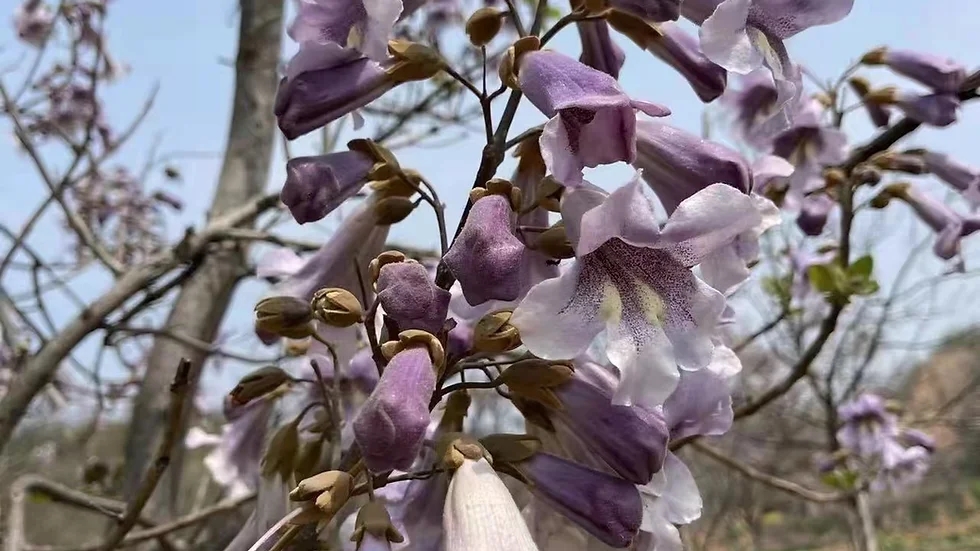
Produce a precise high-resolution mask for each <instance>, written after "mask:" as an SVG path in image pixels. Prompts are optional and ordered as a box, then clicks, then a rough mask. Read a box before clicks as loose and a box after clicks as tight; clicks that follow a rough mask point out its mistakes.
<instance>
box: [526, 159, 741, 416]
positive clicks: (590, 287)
mask: <svg viewBox="0 0 980 551" xmlns="http://www.w3.org/2000/svg"><path fill="white" fill-rule="evenodd" d="M561 210H562V215H563V219H564V221H565V224H566V227H567V230H568V235H569V239H570V240H571V242H572V244H573V246H574V249H575V261H574V262H573V263H571V264H570V265H569V268H568V269H567V271H565V272H564V273H563V274H562V275H561V276H559V277H557V278H554V279H549V280H547V281H544V282H542V283H539V284H538V285H536V286H535V287H534V288H532V289H531V291H530V292H529V293H528V295H527V297H526V298H525V299H524V301H523V302H521V305H520V306H519V307H518V308H517V310H515V311H514V315H513V316H512V317H511V320H510V321H511V324H513V325H514V326H516V327H517V328H518V330H519V331H520V334H521V338H522V340H523V343H524V345H525V346H527V348H528V350H530V351H531V352H532V353H534V354H535V355H537V356H539V357H541V358H546V359H565V358H573V357H576V356H578V355H579V354H581V353H582V352H584V351H585V349H586V348H587V347H588V346H589V344H590V343H591V342H592V340H593V339H594V338H595V337H596V335H598V334H599V333H600V332H602V331H603V330H605V335H606V349H605V353H606V355H607V356H608V358H609V360H610V361H611V363H612V364H613V365H615V366H616V367H617V368H618V369H619V371H620V374H621V379H620V381H619V387H618V388H617V391H616V394H615V396H614V402H615V403H618V404H631V403H638V404H641V405H643V404H645V405H651V406H656V405H659V404H661V403H663V400H664V399H665V398H667V396H669V395H670V393H671V391H673V389H674V387H675V386H676V384H677V379H678V377H679V375H678V372H677V366H678V364H679V365H681V366H683V367H686V368H689V369H698V368H701V367H703V366H705V365H706V364H707V363H708V362H709V361H710V359H711V353H712V348H713V345H712V342H711V335H712V334H713V333H714V331H715V327H716V325H717V323H718V320H719V317H720V316H721V314H722V312H723V311H724V309H725V298H724V296H723V295H722V294H721V293H719V292H718V291H716V290H714V289H712V288H711V287H709V286H708V285H706V284H705V283H704V282H702V281H701V280H700V279H698V278H697V277H696V276H695V275H694V274H693V273H692V271H691V268H692V267H694V266H696V265H697V264H698V263H700V262H701V260H702V259H703V258H704V257H705V256H706V255H708V254H710V253H712V252H713V251H716V250H718V249H719V248H721V247H723V246H726V245H728V244H730V243H731V241H732V239H734V238H735V237H736V236H738V235H739V234H741V233H743V232H745V231H747V230H749V229H750V228H752V227H755V226H756V225H758V223H759V214H758V212H757V211H756V209H755V207H754V205H753V202H752V199H750V198H749V197H748V196H746V195H745V194H743V193H741V192H739V191H738V190H736V189H735V188H733V187H731V186H728V185H725V184H715V185H712V186H709V187H707V188H705V189H704V190H702V191H700V192H698V193H696V194H694V195H693V196H691V197H690V198H688V199H687V200H686V201H684V202H683V203H681V205H680V206H679V207H678V208H677V209H676V210H675V211H674V213H673V214H672V215H671V217H670V219H669V220H668V221H667V223H666V224H665V225H664V227H663V229H662V230H661V228H660V227H659V225H658V224H657V222H656V219H655V216H654V212H653V206H652V204H651V203H650V200H649V199H647V198H646V196H644V195H643V191H642V187H641V184H640V178H639V176H637V177H636V178H634V179H633V181H632V182H630V183H629V184H627V185H625V186H623V187H621V188H619V189H617V190H616V191H614V192H613V193H612V194H608V193H607V192H605V191H603V190H601V189H599V188H596V187H594V186H591V185H590V186H583V187H581V188H580V189H574V190H567V191H566V192H565V194H564V195H563V196H562V203H561Z"/></svg>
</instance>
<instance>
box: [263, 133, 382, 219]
mask: <svg viewBox="0 0 980 551" xmlns="http://www.w3.org/2000/svg"><path fill="white" fill-rule="evenodd" d="M373 164H374V163H373V162H372V161H371V159H369V158H368V157H367V155H365V154H363V153H361V152H359V151H342V152H339V153H331V154H329V155H317V156H314V157H295V158H292V159H290V160H289V162H287V163H286V184H285V185H284V186H283V188H282V192H281V193H280V194H279V198H280V199H282V202H283V203H285V204H286V206H287V207H289V212H290V213H291V214H292V215H293V219H294V220H296V222H298V223H300V224H305V223H307V222H316V221H317V220H320V219H322V218H323V217H324V216H326V215H328V214H330V213H331V212H333V210H334V209H336V208H337V207H339V206H340V205H341V203H343V202H344V201H346V200H347V199H349V198H351V197H353V196H354V194H356V193H357V192H358V190H360V189H361V186H362V185H363V184H364V180H365V179H366V178H367V173H368V171H369V170H371V166H372V165H373Z"/></svg>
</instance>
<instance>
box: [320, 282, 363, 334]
mask: <svg viewBox="0 0 980 551" xmlns="http://www.w3.org/2000/svg"><path fill="white" fill-rule="evenodd" d="M313 313H314V315H315V316H316V318H317V319H318V320H320V321H322V322H323V323H325V324H327V325H329V326H331V327H350V326H351V325H354V324H355V323H360V322H361V320H362V319H364V308H363V307H361V302H360V301H359V300H357V297H355V296H354V294H353V293H351V292H350V291H348V290H346V289H340V288H338V287H331V288H327V289H320V290H319V291H317V292H316V293H314V294H313Z"/></svg>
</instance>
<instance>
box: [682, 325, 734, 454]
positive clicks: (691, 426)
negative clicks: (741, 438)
mask: <svg viewBox="0 0 980 551" xmlns="http://www.w3.org/2000/svg"><path fill="white" fill-rule="evenodd" d="M741 371H742V362H741V361H740V360H739V359H738V355H736V354H735V352H734V351H732V349H731V348H728V347H727V346H724V345H721V344H717V343H716V344H715V349H714V354H713V355H712V357H711V363H709V364H708V366H707V367H705V368H704V369H699V370H697V371H687V370H683V371H681V380H680V382H679V383H678V384H677V389H675V390H674V393H673V394H671V395H670V397H669V398H667V401H666V402H664V416H665V417H666V419H667V424H668V426H669V427H670V438H671V440H680V439H682V438H687V437H690V436H695V435H700V436H716V435H720V434H725V433H726V432H728V429H730V428H731V427H732V421H733V413H732V396H731V381H732V379H733V378H734V377H735V376H736V375H738V374H739V373H740V372H741Z"/></svg>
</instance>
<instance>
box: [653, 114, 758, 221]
mask: <svg viewBox="0 0 980 551" xmlns="http://www.w3.org/2000/svg"><path fill="white" fill-rule="evenodd" d="M636 130H637V132H636V152H637V156H636V161H635V162H634V163H633V166H635V167H636V168H639V169H642V170H643V180H644V181H645V182H646V183H647V185H649V186H650V188H651V189H653V191H654V192H655V193H656V194H657V198H658V199H660V202H661V204H662V205H663V206H664V209H666V211H667V213H668V214H670V213H672V212H674V209H676V208H677V205H679V204H681V202H682V201H684V200H685V199H687V198H688V197H690V196H692V195H694V194H695V193H697V192H698V191H700V190H702V189H704V188H706V187H708V186H710V185H712V184H716V183H722V184H728V185H730V186H732V187H734V188H735V189H737V190H739V191H741V192H743V193H748V192H749V188H750V187H751V175H750V172H749V167H748V164H747V163H746V162H745V159H744V158H743V157H742V156H741V155H739V154H738V153H736V152H735V151H733V150H731V149H729V148H728V147H725V146H724V145H721V144H719V143H716V142H712V141H708V140H704V139H701V138H699V137H697V136H695V135H694V134H691V133H688V132H685V131H684V130H681V129H679V128H675V127H673V126H670V125H667V124H663V123H661V122H659V121H640V122H638V123H637V125H636Z"/></svg>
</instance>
